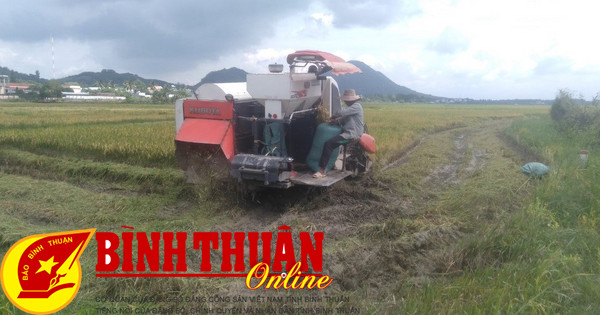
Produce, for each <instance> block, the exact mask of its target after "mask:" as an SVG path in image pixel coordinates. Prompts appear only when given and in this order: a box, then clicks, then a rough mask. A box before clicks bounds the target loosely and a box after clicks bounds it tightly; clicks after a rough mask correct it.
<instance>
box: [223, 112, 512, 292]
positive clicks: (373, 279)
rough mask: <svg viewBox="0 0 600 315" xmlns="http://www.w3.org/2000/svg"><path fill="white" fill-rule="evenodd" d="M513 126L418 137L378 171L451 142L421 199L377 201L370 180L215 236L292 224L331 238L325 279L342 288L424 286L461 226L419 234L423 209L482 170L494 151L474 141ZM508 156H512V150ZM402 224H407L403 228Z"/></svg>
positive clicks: (260, 213)
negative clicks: (395, 282) (389, 282)
mask: <svg viewBox="0 0 600 315" xmlns="http://www.w3.org/2000/svg"><path fill="white" fill-rule="evenodd" d="M511 121H512V119H501V120H493V121H489V122H487V123H482V124H478V125H475V126H468V127H460V128H453V129H450V130H444V131H441V132H437V133H434V134H430V135H427V136H425V137H423V138H421V139H420V140H419V142H418V143H417V144H416V145H414V146H413V147H412V148H410V149H409V150H407V151H406V152H405V154H404V155H402V156H400V157H399V158H398V159H396V160H395V161H393V162H391V163H389V164H388V165H386V167H384V168H382V170H381V172H389V171H392V170H394V169H396V168H399V167H404V168H409V169H410V167H411V164H413V163H415V159H413V155H418V153H419V150H422V149H425V147H427V146H432V145H435V143H436V141H444V140H446V139H448V140H449V141H451V145H450V146H449V149H446V150H445V151H443V152H441V155H445V157H444V159H442V160H444V161H443V162H441V163H437V164H436V165H433V166H432V167H431V171H430V172H428V174H426V175H425V176H423V177H422V178H421V179H420V182H419V187H418V189H416V190H415V192H416V193H415V194H414V195H411V196H410V197H407V196H405V195H403V194H402V192H398V191H395V190H394V189H391V190H390V191H389V192H384V193H383V194H381V195H380V194H374V193H372V192H371V189H372V188H376V187H377V185H378V183H377V181H376V180H373V179H372V178H371V177H367V178H363V179H362V180H360V181H350V182H348V181H347V182H346V183H344V184H342V185H341V186H342V187H334V188H332V189H328V190H327V191H325V192H324V193H323V194H321V195H320V196H318V197H317V198H316V200H315V201H314V202H313V203H314V204H313V205H310V204H309V205H308V206H307V207H306V208H304V209H303V208H301V207H298V206H297V205H296V206H294V205H292V206H290V207H286V208H285V209H284V211H282V212H273V211H269V210H268V209H265V207H261V206H256V207H251V208H250V209H248V211H247V212H246V213H244V214H242V215H241V216H240V217H238V218H236V219H235V220H233V221H231V222H229V223H225V224H223V225H220V226H218V227H216V229H217V230H222V231H271V232H276V231H277V227H279V226H281V225H288V226H291V227H292V228H293V231H294V230H295V231H312V232H314V231H322V232H324V233H325V239H326V240H325V243H324V246H325V247H327V246H328V244H331V245H329V246H330V249H329V250H326V251H325V252H324V257H323V261H324V262H325V265H326V266H325V268H326V269H327V270H324V273H325V274H330V275H332V276H333V277H334V278H336V279H337V281H336V286H337V287H338V289H341V290H353V289H358V288H363V287H365V286H367V287H374V288H379V287H382V284H381V283H384V282H385V279H388V278H389V277H390V275H391V274H394V275H396V277H399V279H402V278H403V279H407V280H408V281H410V282H411V283H413V284H416V285H419V284H421V283H423V281H426V280H424V278H426V277H427V276H428V275H431V274H435V273H439V272H443V271H444V270H441V271H440V268H441V267H440V266H439V264H438V263H437V262H436V261H435V260H436V259H437V258H436V256H439V255H444V253H443V249H444V248H448V247H449V246H450V245H451V244H454V243H455V242H456V241H457V240H458V239H459V238H461V237H462V235H463V232H461V231H460V229H459V227H456V226H451V225H448V224H445V223H444V222H437V223H436V224H432V225H430V226H427V227H425V228H421V227H419V226H418V225H415V226H412V225H411V223H410V221H411V220H419V219H420V217H422V216H423V215H427V216H429V215H430V214H424V210H425V209H428V208H430V207H431V206H432V205H434V204H435V203H436V202H437V201H438V199H439V196H440V195H441V194H443V193H444V192H445V191H447V190H448V189H453V188H455V187H459V186H460V185H462V184H463V182H464V181H465V180H468V178H469V176H471V175H472V174H473V173H475V172H476V171H477V170H480V169H483V168H485V167H486V161H487V160H488V158H489V153H488V151H489V149H491V148H488V147H486V146H485V145H486V144H483V145H482V144H481V143H477V144H476V143H475V142H474V139H475V138H477V137H480V136H482V135H483V136H487V137H498V134H499V133H500V132H501V131H502V130H504V129H505V128H506V127H508V126H509V124H510V122H511ZM504 149H505V150H513V151H514V149H512V148H510V147H506V148H504ZM419 157H420V156H417V158H416V159H418V158H419ZM282 195H284V194H282ZM281 197H282V198H285V196H281ZM405 221H408V223H407V224H404V223H402V224H401V223H399V222H405ZM433 221H435V219H434V220H433ZM294 234H296V233H294ZM294 242H299V240H298V239H297V235H294ZM348 243H351V244H350V245H348ZM215 258H216V257H215ZM374 266H375V267H374ZM238 285H239V284H238ZM234 286H235V287H238V288H240V287H239V286H236V285H234ZM231 289H233V290H235V291H237V290H236V289H234V288H231ZM241 289H243V288H240V290H241Z"/></svg>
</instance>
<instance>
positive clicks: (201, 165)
mask: <svg viewBox="0 0 600 315" xmlns="http://www.w3.org/2000/svg"><path fill="white" fill-rule="evenodd" d="M287 62H288V64H289V68H290V72H289V73H283V65H278V64H273V65H270V66H269V72H270V73H266V74H248V75H247V81H246V82H242V83H214V84H213V83H209V84H203V85H201V86H200V87H199V88H198V89H197V90H196V93H195V95H196V97H195V99H181V100H178V101H177V102H176V104H175V121H176V129H177V135H176V138H175V148H176V159H177V162H178V164H179V166H180V167H182V168H183V169H184V170H186V174H187V175H188V179H191V180H192V181H194V180H193V178H194V177H196V179H199V178H202V177H204V176H207V174H205V173H211V172H213V173H217V174H218V173H219V172H221V173H223V170H225V173H229V175H230V176H233V177H234V178H236V179H237V180H238V181H239V182H240V183H242V184H244V185H250V186H264V187H274V188H289V187H291V186H293V185H308V186H321V187H325V186H330V185H332V184H334V183H336V182H338V181H340V180H342V179H344V178H346V177H348V176H350V175H356V174H359V173H362V172H366V171H368V169H369V167H370V164H371V161H370V160H369V157H368V156H367V154H366V153H365V152H364V149H363V148H362V146H361V145H360V144H359V143H357V142H354V143H349V144H347V145H345V146H343V148H342V149H341V152H343V153H342V154H339V155H338V153H336V152H334V157H333V158H332V161H331V163H330V164H331V165H336V166H334V167H332V168H335V169H331V170H330V171H329V172H328V173H327V176H326V177H324V178H318V179H316V178H313V177H312V174H313V173H314V172H315V171H316V170H318V165H315V162H316V163H318V160H319V158H320V152H321V151H322V145H323V143H324V141H326V140H327V139H329V138H330V137H331V132H332V131H331V128H332V127H328V126H329V125H328V124H322V126H327V127H324V128H326V129H327V128H329V129H328V131H326V132H325V133H327V132H329V134H319V133H320V129H322V128H321V126H319V123H318V122H319V121H321V122H324V121H327V120H328V119H329V117H331V116H332V114H335V113H337V112H338V111H339V110H341V108H342V103H341V100H340V91H339V88H338V85H337V82H336V81H335V80H334V79H333V78H332V77H330V76H325V75H324V74H325V73H327V72H329V71H331V73H332V74H334V75H342V74H348V73H355V72H360V69H358V68H357V67H356V66H354V65H352V64H350V63H347V62H345V61H344V60H343V59H341V58H339V57H337V56H335V55H332V54H329V53H325V52H320V51H312V50H304V51H297V52H295V53H292V54H290V55H288V56H287ZM318 126H319V128H318ZM335 128H338V129H337V131H336V130H335V129H334V130H333V132H334V134H333V135H337V134H339V132H341V128H339V127H337V126H336V127H335ZM313 142H314V143H313ZM315 157H316V158H315ZM336 159H337V161H336ZM315 168H317V169H315ZM225 176H227V175H225Z"/></svg>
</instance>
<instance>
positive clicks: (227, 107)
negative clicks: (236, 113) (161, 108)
mask: <svg viewBox="0 0 600 315" xmlns="http://www.w3.org/2000/svg"><path fill="white" fill-rule="evenodd" d="M183 116H184V117H185V118H204V119H219V120H231V119H233V104H232V103H229V102H218V101H199V100H185V101H183Z"/></svg>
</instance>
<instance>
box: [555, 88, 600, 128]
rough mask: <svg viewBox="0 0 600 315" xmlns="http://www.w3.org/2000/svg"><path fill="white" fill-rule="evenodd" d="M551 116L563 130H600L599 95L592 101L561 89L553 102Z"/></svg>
mask: <svg viewBox="0 0 600 315" xmlns="http://www.w3.org/2000/svg"><path fill="white" fill-rule="evenodd" d="M550 117H552V119H553V120H554V121H555V122H556V123H557V124H558V127H559V128H560V129H561V130H562V131H563V132H569V133H573V134H572V136H578V134H581V133H584V134H589V133H593V134H596V135H598V134H599V132H600V106H599V104H598V97H596V98H594V100H593V101H592V102H591V103H589V102H588V103H586V102H585V101H583V100H581V99H575V98H574V97H573V93H572V92H570V91H567V90H560V91H559V92H558V95H557V96H556V98H555V99H554V102H553V103H552V107H551V109H550Z"/></svg>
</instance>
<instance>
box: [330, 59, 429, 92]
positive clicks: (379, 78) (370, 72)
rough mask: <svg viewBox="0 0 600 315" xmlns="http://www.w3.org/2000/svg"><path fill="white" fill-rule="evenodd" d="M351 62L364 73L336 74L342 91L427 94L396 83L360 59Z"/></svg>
mask: <svg viewBox="0 0 600 315" xmlns="http://www.w3.org/2000/svg"><path fill="white" fill-rule="evenodd" d="M349 63H351V64H353V65H355V66H357V67H358V68H359V69H360V70H361V71H362V73H354V74H347V75H341V76H336V77H335V80H336V81H337V82H338V85H339V86H340V91H344V90H346V89H355V90H356V93H358V94H360V95H364V96H368V97H373V96H388V95H398V94H400V95H415V96H419V95H425V94H423V93H419V92H417V91H414V90H411V89H409V88H407V87H404V86H402V85H398V84H396V83H395V82H394V81H392V80H390V78H388V77H386V76H385V75H384V74H383V73H381V72H379V71H376V70H375V69H373V68H371V67H370V66H368V65H367V64H365V63H364V62H362V61H358V60H350V61H349Z"/></svg>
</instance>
